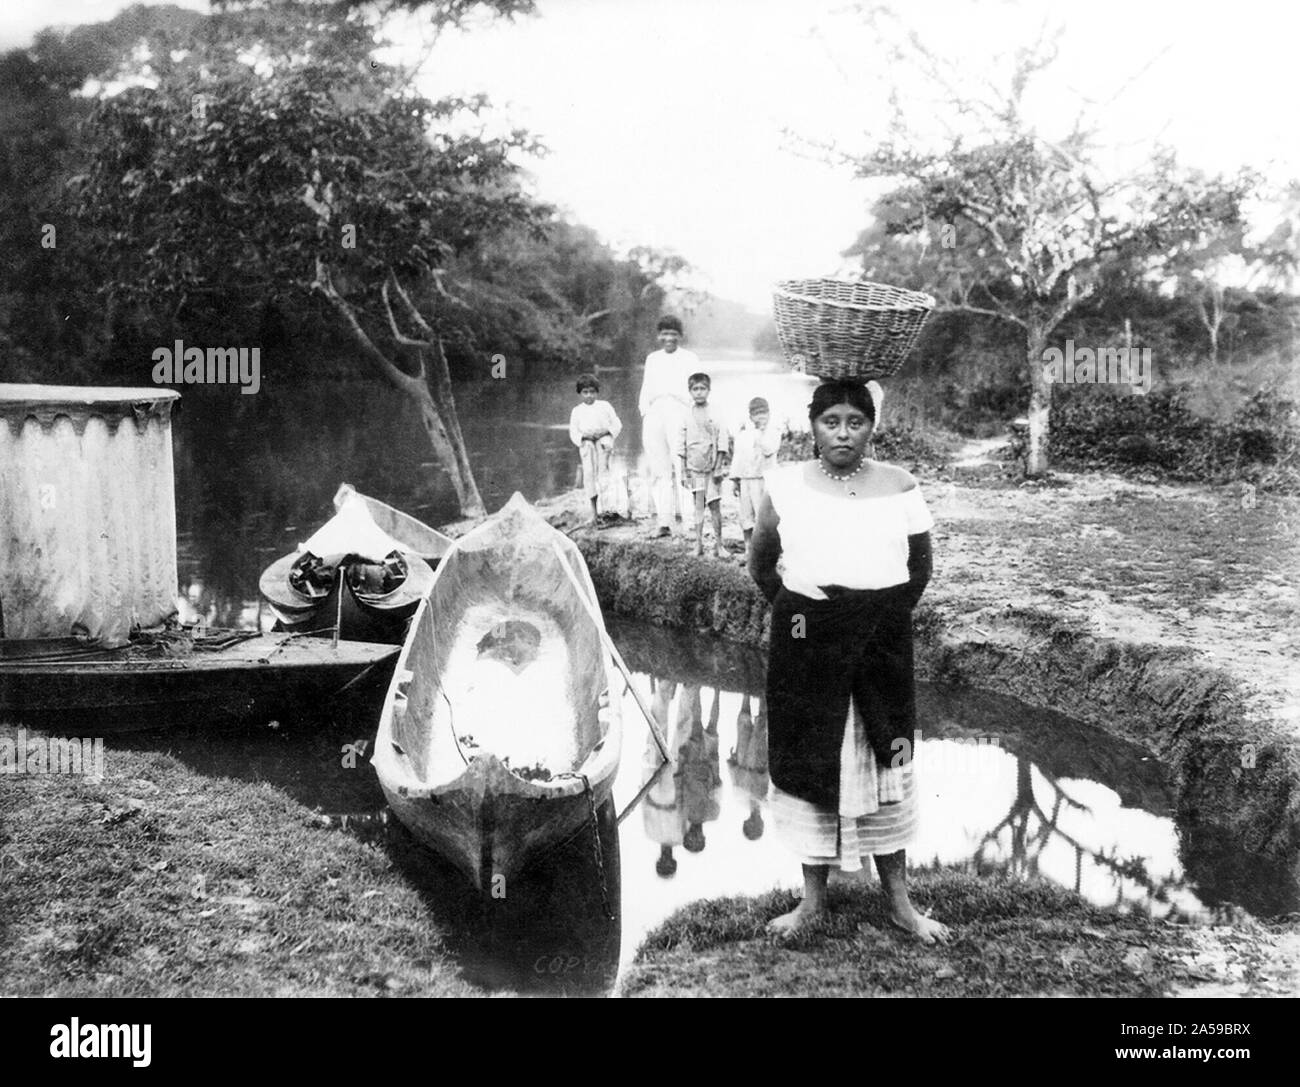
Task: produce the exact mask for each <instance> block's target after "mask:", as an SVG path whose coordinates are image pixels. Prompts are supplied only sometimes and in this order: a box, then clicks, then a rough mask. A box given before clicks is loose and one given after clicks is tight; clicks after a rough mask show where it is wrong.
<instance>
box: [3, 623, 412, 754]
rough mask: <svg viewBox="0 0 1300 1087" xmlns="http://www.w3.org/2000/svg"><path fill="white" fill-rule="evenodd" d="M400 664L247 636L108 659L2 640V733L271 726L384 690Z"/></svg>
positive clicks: (154, 643)
mask: <svg viewBox="0 0 1300 1087" xmlns="http://www.w3.org/2000/svg"><path fill="white" fill-rule="evenodd" d="M397 654H398V649H397V647H396V646H390V645H376V644H373V643H370V642H349V641H340V642H338V643H337V644H333V643H332V642H331V641H329V640H327V639H324V638H304V637H302V636H301V635H293V634H257V633H254V632H251V631H218V630H210V631H207V632H206V633H204V634H202V635H197V636H196V635H193V634H191V633H189V632H168V633H166V634H163V635H137V636H136V637H135V638H134V639H133V640H132V642H131V644H129V645H126V646H121V647H118V648H114V649H103V648H100V647H98V646H96V645H95V644H94V643H92V642H88V641H86V640H83V639H78V638H41V639H24V640H16V639H9V640H0V725H12V726H27V727H31V728H42V729H46V730H50V731H58V732H63V731H66V730H68V729H77V730H85V729H90V730H91V733H90V734H92V735H101V734H103V733H109V732H129V731H137V730H146V729H155V728H165V727H170V726H174V725H188V724H220V723H230V722H237V721H256V720H259V719H261V720H271V719H273V718H277V717H285V716H290V715H294V714H300V713H302V712H304V711H310V710H312V709H313V708H315V707H320V706H322V705H324V704H326V703H327V702H329V701H331V700H333V699H334V698H336V697H337V696H338V695H340V694H341V693H343V692H344V691H345V690H359V689H360V688H361V687H362V686H363V685H365V686H366V687H367V688H368V689H373V688H378V689H379V690H383V689H385V688H386V687H387V685H388V681H389V679H390V678H391V676H392V669H393V665H394V664H395V663H396V660H397Z"/></svg>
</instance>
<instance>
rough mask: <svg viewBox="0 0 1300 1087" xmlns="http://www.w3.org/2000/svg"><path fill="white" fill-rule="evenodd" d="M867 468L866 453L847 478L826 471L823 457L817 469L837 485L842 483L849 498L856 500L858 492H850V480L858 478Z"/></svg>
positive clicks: (819, 458)
mask: <svg viewBox="0 0 1300 1087" xmlns="http://www.w3.org/2000/svg"><path fill="white" fill-rule="evenodd" d="M866 466H867V457H866V454H865V453H864V454H863V455H862V457H861V458H860V459H859V461H858V466H857V467H856V468H854V469H853V471H851V472H850V473H849V474H848V475H846V476H837V475H834V474H833V473H831V472H828V471H826V466H825V465H824V464H822V459H821V457H818V458H817V468H818V470H820V472H821V474H822V475H824V476H825V477H826V478H827V479H829V480H832V481H834V482H835V483H842V484H843V485H844V489H845V491H847V492H848V496H849V497H850V498H856V497H857V496H858V492H857V491H853V490H849V480H851V479H852V478H853V477H854V476H856V475H857V474H858V473H859V472H861V471H862V469H863V468H865V467H866Z"/></svg>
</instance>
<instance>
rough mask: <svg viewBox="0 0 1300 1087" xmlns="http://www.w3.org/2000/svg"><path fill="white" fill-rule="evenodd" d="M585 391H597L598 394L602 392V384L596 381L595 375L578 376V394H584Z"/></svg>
mask: <svg viewBox="0 0 1300 1087" xmlns="http://www.w3.org/2000/svg"><path fill="white" fill-rule="evenodd" d="M583 389H595V390H596V392H600V382H599V381H597V380H596V375H595V374H579V375H578V392H582V390H583Z"/></svg>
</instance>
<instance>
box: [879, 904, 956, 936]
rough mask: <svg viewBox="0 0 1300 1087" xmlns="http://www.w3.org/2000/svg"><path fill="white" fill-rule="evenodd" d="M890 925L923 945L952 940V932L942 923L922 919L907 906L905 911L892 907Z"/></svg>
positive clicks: (928, 918) (930, 919)
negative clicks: (913, 937)
mask: <svg viewBox="0 0 1300 1087" xmlns="http://www.w3.org/2000/svg"><path fill="white" fill-rule="evenodd" d="M889 920H890V923H891V924H893V925H894V927H895V928H899V929H902V930H903V931H904V932H906V933H907V934H908V935H909V936H915V937H916V939H917V940H919V941H920V942H921V943H923V944H946V943H947V942H948V941H949V940H951V939H952V930H951V929H950V928H949V927H948V926H947V925H945V924H944V923H943V922H942V921H936V920H934V919H933V918H932V917H924V916H922V915H921V914H919V913H917V912H916V910H914V909H913V908H912V907H911V905H910V904H909V905H908V906H907V907H906V908H905V909H901V910H900V909H899V908H898V907H893V908H891V909H890V911H889Z"/></svg>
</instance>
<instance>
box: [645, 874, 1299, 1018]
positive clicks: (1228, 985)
mask: <svg viewBox="0 0 1300 1087" xmlns="http://www.w3.org/2000/svg"><path fill="white" fill-rule="evenodd" d="M911 881H912V886H913V899H914V901H915V902H916V903H917V905H918V906H920V907H921V908H922V909H928V910H931V911H932V912H933V915H934V916H935V917H939V918H942V919H943V920H944V921H945V922H947V923H949V924H950V925H952V926H954V927H955V929H956V934H955V939H954V940H953V942H952V943H950V944H949V945H947V946H945V947H939V946H934V947H922V946H920V945H918V944H916V943H914V942H912V941H911V940H909V939H908V938H907V937H905V936H903V935H902V934H900V933H897V932H896V931H895V930H894V929H892V928H891V927H890V926H889V924H888V922H887V919H886V914H885V903H884V899H883V897H882V896H881V895H880V894H879V893H878V892H877V891H876V890H875V889H873V888H867V887H863V886H860V885H850V886H838V887H832V889H831V907H832V912H831V914H830V916H829V917H828V918H827V920H826V921H825V922H823V923H821V924H819V925H818V926H817V927H816V928H815V929H813V930H810V931H808V932H807V933H804V934H800V935H799V936H798V937H796V938H794V939H791V940H778V939H775V938H773V937H769V936H767V935H766V934H765V933H764V931H763V928H764V925H765V924H766V923H767V921H768V920H770V919H771V918H773V917H775V916H777V915H778V914H781V913H784V912H786V911H787V910H789V909H791V908H792V907H793V905H794V902H795V898H794V895H793V894H792V893H791V892H788V891H779V892H772V893H770V894H767V895H763V896H761V897H758V898H740V899H731V898H728V899H715V900H711V901H708V902H699V903H695V904H694V905H691V906H689V907H687V908H686V909H684V910H681V911H679V912H678V913H677V914H675V915H674V916H673V917H671V918H669V920H668V921H666V922H665V923H664V924H662V925H660V926H659V928H657V929H656V930H655V931H653V932H652V933H651V934H650V935H649V936H648V937H647V938H646V941H645V943H644V944H643V946H642V948H641V951H640V952H639V953H638V955H637V958H636V962H635V963H634V965H633V966H632V968H631V969H630V970H629V972H628V973H627V974H626V976H625V977H624V980H623V983H622V985H621V987H620V992H621V994H622V995H624V996H628V997H646V996H657V997H663V996H818V997H836V996H846V997H863V996H886V997H887V996H970V997H1003V996H1116V997H1156V996H1171V995H1208V994H1209V993H1211V992H1213V993H1216V994H1220V993H1221V994H1223V995H1252V996H1270V995H1273V996H1276V995H1293V994H1294V993H1295V992H1296V991H1297V990H1298V989H1300V960H1297V951H1300V924H1296V923H1289V924H1282V923H1279V924H1273V925H1262V924H1258V923H1255V922H1250V921H1246V922H1243V923H1241V924H1238V925H1236V926H1233V927H1232V928H1229V927H1227V926H1219V927H1215V928H1191V927H1185V926H1177V925H1170V924H1165V923H1163V922H1158V921H1153V920H1151V919H1149V918H1145V917H1142V916H1124V915H1120V914H1117V913H1115V912H1113V911H1109V910H1104V909H1100V908H1098V907H1096V906H1091V905H1089V904H1088V903H1087V902H1085V901H1084V900H1083V899H1081V898H1079V897H1078V896H1077V895H1075V894H1072V893H1071V892H1068V891H1065V890H1062V889H1060V888H1058V887H1055V886H1052V885H1049V884H1046V883H1037V882H1033V883H1024V882H1020V881H1016V880H1008V879H1003V878H992V877H988V878H980V877H976V876H974V875H971V874H968V873H965V872H954V871H946V870H944V871H938V872H929V871H927V872H919V873H914V874H913V875H912V877H911Z"/></svg>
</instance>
